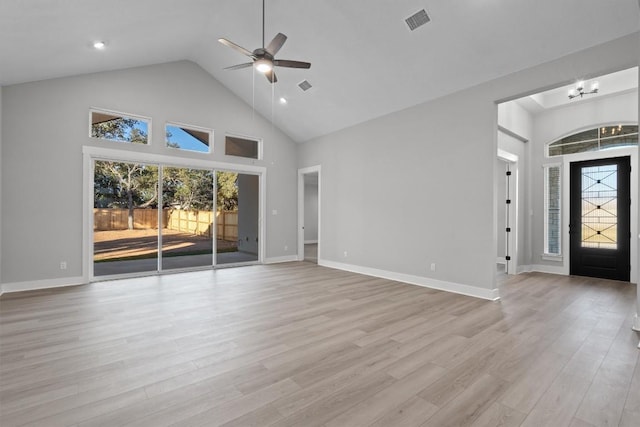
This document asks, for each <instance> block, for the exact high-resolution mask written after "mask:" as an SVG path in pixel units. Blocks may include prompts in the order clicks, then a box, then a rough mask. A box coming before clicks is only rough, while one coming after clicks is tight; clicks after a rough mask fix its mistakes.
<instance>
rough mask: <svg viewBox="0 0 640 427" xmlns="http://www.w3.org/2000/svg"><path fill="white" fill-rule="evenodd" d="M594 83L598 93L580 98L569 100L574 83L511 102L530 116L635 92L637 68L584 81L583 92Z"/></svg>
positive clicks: (588, 89)
mask: <svg viewBox="0 0 640 427" xmlns="http://www.w3.org/2000/svg"><path fill="white" fill-rule="evenodd" d="M594 82H597V83H598V85H599V89H598V92H597V93H590V94H586V95H584V96H582V97H575V98H573V99H570V98H569V89H574V88H575V87H576V83H577V81H576V83H572V84H570V85H565V86H560V87H557V88H555V89H551V90H547V91H545V92H540V93H536V94H533V95H529V96H525V97H523V98H519V99H516V100H514V101H512V102H517V103H518V104H519V105H520V106H522V107H523V108H525V109H526V110H527V111H529V112H530V113H532V114H538V113H541V112H543V111H546V110H549V109H552V108H556V107H563V106H565V105H575V104H579V103H581V102H588V101H591V100H593V99H597V98H602V97H607V96H613V95H618V94H621V93H625V92H630V91H633V90H636V91H637V89H638V67H633V68H629V69H627V70H622V71H618V72H615V73H611V74H606V75H604V76H599V77H594V78H592V79H589V80H584V91H585V92H589V91H590V90H591V86H592V84H593V83H594Z"/></svg>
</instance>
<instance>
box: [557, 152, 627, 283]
mask: <svg viewBox="0 0 640 427" xmlns="http://www.w3.org/2000/svg"><path fill="white" fill-rule="evenodd" d="M630 171H631V162H630V159H629V157H616V158H611V159H598V160H589V161H584V162H573V163H571V169H570V173H571V177H570V188H571V194H570V199H571V202H570V223H569V234H570V237H569V239H570V273H571V274H572V275H577V276H589V277H599V278H603V279H613V280H622V281H627V282H628V281H629V274H630V269H631V263H630V239H631V234H630V225H631V224H630V213H631V212H630V211H631V207H630V205H631V199H630V191H629V184H630V182H629V179H630Z"/></svg>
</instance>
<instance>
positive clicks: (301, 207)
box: [297, 165, 322, 261]
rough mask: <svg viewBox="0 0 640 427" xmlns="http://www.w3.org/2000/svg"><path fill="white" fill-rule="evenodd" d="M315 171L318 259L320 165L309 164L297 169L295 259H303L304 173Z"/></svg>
mask: <svg viewBox="0 0 640 427" xmlns="http://www.w3.org/2000/svg"><path fill="white" fill-rule="evenodd" d="M312 173H317V174H318V240H317V242H316V243H317V244H318V259H320V251H321V244H320V240H321V238H322V230H321V226H322V221H321V218H322V167H321V166H320V165H316V166H310V167H307V168H300V169H298V236H297V238H298V242H297V243H298V244H297V247H298V251H297V256H298V258H297V260H298V261H303V260H304V243H305V242H304V175H307V174H312Z"/></svg>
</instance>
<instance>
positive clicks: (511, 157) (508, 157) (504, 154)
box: [498, 148, 518, 163]
mask: <svg viewBox="0 0 640 427" xmlns="http://www.w3.org/2000/svg"><path fill="white" fill-rule="evenodd" d="M498 158H499V159H502V160H504V161H505V162H512V163H515V162H517V161H518V156H517V155H515V154H511V153H509V152H508V151H505V150H503V149H501V148H498Z"/></svg>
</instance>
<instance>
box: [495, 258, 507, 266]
mask: <svg viewBox="0 0 640 427" xmlns="http://www.w3.org/2000/svg"><path fill="white" fill-rule="evenodd" d="M496 264H503V265H507V259H506V258H505V257H503V256H499V257H498V258H496Z"/></svg>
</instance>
